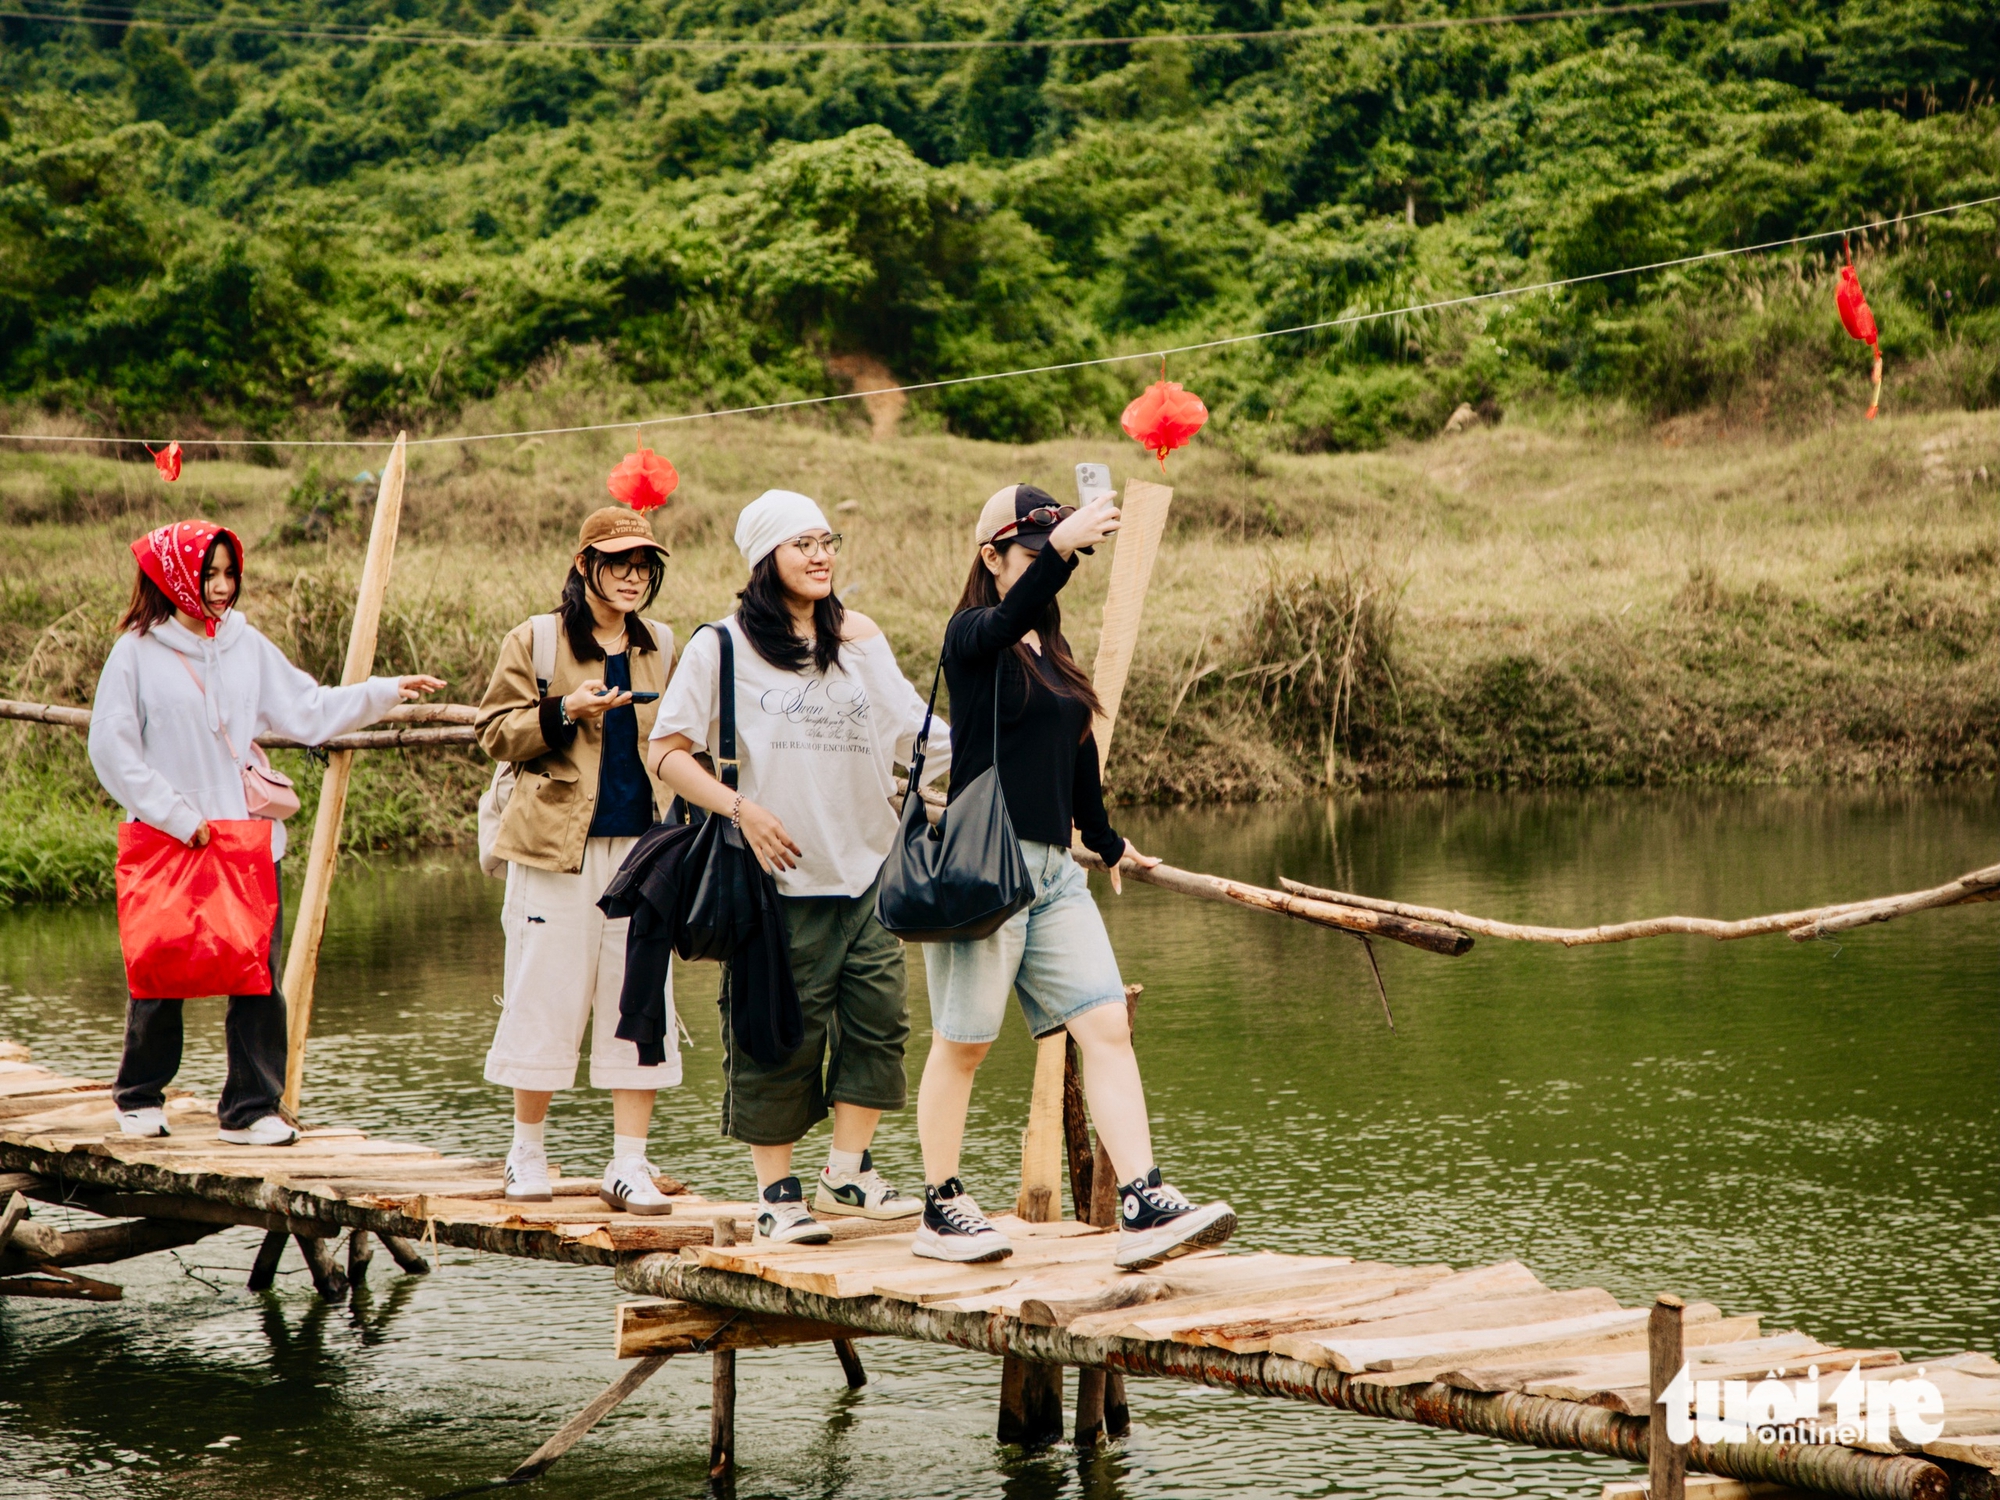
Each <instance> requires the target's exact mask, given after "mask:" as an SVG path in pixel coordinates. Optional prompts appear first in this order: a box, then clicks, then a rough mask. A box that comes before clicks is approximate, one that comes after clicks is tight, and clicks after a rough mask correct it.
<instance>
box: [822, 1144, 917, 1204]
mask: <svg viewBox="0 0 2000 1500" xmlns="http://www.w3.org/2000/svg"><path fill="white" fill-rule="evenodd" d="M813 1207H814V1208H816V1209H818V1210H819V1211H820V1212H821V1213H828V1214H853V1215H854V1216H855V1217H856V1218H861V1219H907V1218H911V1217H912V1216H914V1215H916V1214H920V1213H922V1212H923V1211H924V1203H923V1200H922V1199H921V1198H905V1197H904V1196H903V1195H902V1194H901V1193H899V1192H897V1191H896V1190H895V1189H894V1188H893V1187H891V1186H889V1184H888V1183H887V1182H885V1181H884V1180H883V1178H882V1174H881V1173H880V1172H878V1171H876V1170H875V1161H874V1158H872V1157H871V1156H869V1154H868V1153H867V1152H866V1151H864V1152H862V1153H861V1170H860V1171H859V1172H856V1173H855V1174H854V1175H853V1176H852V1177H850V1176H848V1175H847V1174H846V1173H836V1172H835V1171H834V1170H833V1168H832V1167H830V1166H828V1167H822V1168H820V1173H819V1191H818V1192H817V1193H815V1194H813Z"/></svg>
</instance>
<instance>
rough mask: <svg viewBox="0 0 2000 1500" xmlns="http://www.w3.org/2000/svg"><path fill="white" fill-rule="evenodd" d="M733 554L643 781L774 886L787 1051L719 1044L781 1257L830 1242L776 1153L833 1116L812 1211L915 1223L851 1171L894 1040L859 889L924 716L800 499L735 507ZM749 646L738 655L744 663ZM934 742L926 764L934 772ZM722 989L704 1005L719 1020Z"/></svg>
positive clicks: (768, 1233)
mask: <svg viewBox="0 0 2000 1500" xmlns="http://www.w3.org/2000/svg"><path fill="white" fill-rule="evenodd" d="M736 545H737V547H738V548H739V549H741V551H742V553H743V560H744V562H745V563H747V564H748V565H749V567H750V577H749V580H748V582H747V583H745V584H744V586H743V590H742V592H741V593H739V594H738V595H737V601H738V604H737V609H736V613H735V614H733V615H731V616H730V617H729V618H728V619H726V620H722V621H719V622H718V623H717V624H716V626H715V627H714V629H711V630H702V631H699V632H697V633H696V634H695V635H694V637H693V638H692V639H691V640H690V641H689V642H688V646H687V650H686V652H685V653H684V655H683V658H682V660H681V664H680V669H679V670H678V671H677V672H676V673H675V674H674V680H673V682H672V683H671V684H670V685H669V686H668V689H667V695H666V697H665V698H664V699H663V700H662V701H661V704H660V714H659V718H658V719H657V721H656V722H655V723H654V726H653V741H652V754H651V761H652V766H653V769H654V774H655V775H657V776H658V777H659V778H660V780H661V781H663V782H665V783H666V784H667V785H668V786H670V787H671V788H673V790H674V791H675V792H676V793H678V794H679V795H680V796H682V797H684V798H685V799H686V800H687V801H689V802H690V803H693V804H694V805H695V806H697V807H704V808H707V809H708V810H709V811H710V812H712V813H718V814H720V815H721V816H723V817H726V818H729V819H731V820H732V821H733V822H735V823H736V824H737V825H738V826H739V827H740V828H741V829H742V830H743V837H744V841H745V842H746V843H748V844H749V846H750V848H751V849H752V850H754V851H755V853H756V855H757V858H758V860H759V862H760V863H761V864H762V865H763V866H764V868H765V869H767V870H769V871H770V872H771V873H772V875H773V876H774V877H775V878H776V880H777V883H778V891H779V895H780V899H781V901H782V903H783V906H784V911H785V926H786V933H787V937H788V939H789V946H790V952H791V961H792V974H793V977H794V979H795V980H796V981H797V984H798V991H799V1001H800V1004H801V1007H802V1008H803V1010H804V1017H805V1040H804V1042H803V1043H802V1044H801V1045H800V1047H799V1048H798V1050H797V1051H796V1052H794V1053H793V1054H792V1055H791V1056H790V1057H789V1058H787V1059H786V1060H785V1061H784V1062H782V1063H780V1064H778V1065H776V1066H774V1067H771V1066H765V1065H764V1064H761V1063H759V1062H758V1061H757V1060H756V1059H755V1058H754V1057H751V1056H750V1055H749V1054H748V1052H747V1051H745V1050H743V1049H741V1048H739V1047H737V1046H736V1045H735V1043H734V1040H733V1038H732V1035H731V1028H730V1026H729V1024H728V1021H727V1019H725V1020H724V1023H723V1027H722V1039H723V1072H724V1089H723V1103H722V1129H723V1133H724V1134H726V1135H729V1136H732V1137H734V1138H735V1139H737V1140H740V1141H743V1142H744V1143H746V1144H747V1145H748V1146H749V1147H750V1155H751V1160H752V1164H753V1165H754V1166H755V1168H756V1171H757V1188H758V1194H759V1197H760V1198H761V1200H762V1201H761V1202H760V1204H759V1206H758V1207H759V1212H758V1216H757V1232H758V1234H759V1235H761V1236H763V1237H764V1238H766V1239H770V1240H775V1241H779V1242H785V1243H793V1244H799V1243H805V1244H817V1243H822V1242H824V1241H826V1240H828V1239H831V1238H832V1235H831V1232H830V1231H829V1230H828V1229H827V1228H826V1226H825V1225H823V1224H821V1223H819V1222H818V1221H817V1220H816V1219H814V1218H813V1215H812V1210H811V1208H809V1207H808V1206H807V1204H806V1202H805V1189H804V1187H803V1186H802V1184H801V1183H800V1181H799V1179H798V1177H797V1176H796V1175H794V1173H793V1171H792V1148H793V1146H794V1145H796V1144H797V1142H798V1141H799V1139H800V1138H801V1137H803V1136H804V1135H805V1134H806V1132H807V1131H809V1130H810V1129H812V1127H813V1126H814V1125H816V1124H818V1123H819V1122H820V1121H821V1120H823V1119H825V1118H826V1116H827V1113H828V1111H829V1106H830V1107H831V1112H832V1115H833V1141H832V1148H831V1150H830V1151H829V1152H828V1155H827V1164H826V1167H825V1169H824V1170H823V1171H822V1172H821V1173H820V1175H819V1184H818V1191H817V1192H816V1194H815V1195H814V1199H813V1203H814V1206H816V1207H817V1208H819V1209H820V1210H822V1211H824V1212H827V1213H833V1214H854V1215H859V1216H861V1217H863V1218H871V1219H900V1218H905V1217H909V1216H913V1215H915V1214H917V1213H918V1212H920V1211H921V1210H922V1208H923V1203H922V1200H920V1199H918V1198H914V1197H905V1196H904V1195H903V1194H901V1193H899V1192H897V1190H896V1189H895V1188H894V1187H892V1186H891V1185H890V1184H889V1183H888V1182H887V1181H885V1180H884V1179H883V1177H882V1175H881V1174H880V1173H879V1172H877V1171H876V1170H875V1166H874V1162H873V1159H872V1158H871V1157H870V1155H869V1150H868V1148H869V1145H870V1144H871V1142H872V1141H873V1140H874V1136H875V1127H876V1125H877V1124H878V1123H879V1121H880V1120H881V1117H882V1112H883V1111H884V1110H889V1109H901V1108H903V1106H904V1103H905V1100H906V1097H907V1093H908V1082H907V1078H906V1075H905V1072H904V1066H903V1053H904V1048H905V1046H906V1044H907V1042H908V1040H909V1035H910V1010H909V1001H908V996H907V976H906V973H905V967H904V960H903V949H902V944H900V943H899V942H897V941H896V939H895V938H894V937H892V936H891V935H890V934H889V933H887V932H885V931H884V930H883V929H882V925H881V924H880V923H879V922H877V921H876V920H875V883H876V878H877V877H878V876H879V875H880V873H881V870H882V863H883V861H884V860H885V859H886V858H887V857H888V853H889V849H890V846H891V845H892V844H893V843H894V841H895V836H896V825H897V819H896V812H895V808H894V806H893V805H892V803H891V802H890V798H891V797H892V796H893V795H894V792H895V783H894V781H893V779H892V772H893V770H894V768H895V767H896V766H897V765H903V766H907V765H908V764H909V763H910V757H911V754H912V751H913V750H914V748H915V744H916V737H917V735H918V733H919V732H920V731H921V729H922V727H923V720H924V701H923V699H922V698H921V697H919V696H918V694H917V691H916V689H915V688H913V687H912V686H911V685H910V684H909V682H908V681H907V680H905V678H904V677H903V674H902V670H901V669H900V668H899V667H898V666H897V665H896V656H895V653H894V652H893V651H892V650H890V648H889V642H888V640H887V638H886V637H884V636H883V634H882V631H881V629H880V628H879V627H878V626H877V625H876V624H875V622H874V621H873V620H870V619H869V618H868V617H867V616H866V615H862V614H858V613H856V612H855V611H853V610H851V609H848V608H846V607H845V606H844V605H842V604H841V602H840V599H839V596H838V595H836V594H835V593H834V588H833V574H834V559H835V556H836V555H837V554H838V553H839V551H840V535H839V533H837V532H835V531H834V530H833V529H832V528H831V527H830V526H828V525H827V521H826V517H825V515H824V514H822V513H821V511H820V508H819V506H818V505H817V504H815V503H814V502H813V501H812V500H810V499H808V498H807V497H806V496H804V495H800V494H795V493H793V492H792V491H790V490H768V491H766V492H765V493H764V494H762V495H760V496H758V497H757V499H756V500H754V501H752V502H751V503H750V504H749V505H748V506H746V507H744V510H743V514H742V515H741V516H740V517H739V518H738V520H737V523H736ZM724 630H726V631H729V632H730V634H731V639H732V656H733V659H734V666H735V674H734V681H735V700H736V744H737V750H736V753H737V759H738V762H739V766H738V787H737V789H736V790H734V791H732V790H731V789H730V788H728V787H727V786H724V785H723V784H722V783H721V782H720V781H718V780H717V779H716V778H715V777H713V776H711V775H710V774H709V773H708V772H707V771H705V770H704V769H702V767H701V765H700V763H699V762H697V761H696V760H695V758H694V757H695V752H697V751H706V752H708V753H710V754H711V755H713V754H714V753H715V747H716V744H717V740H718V737H719V733H720V724H719V713H720V693H719V689H720V680H721V660H722V658H721V643H720V641H719V639H718V637H717V632H719V631H724ZM746 647H747V649H746ZM949 747H950V730H949V728H948V727H947V726H945V724H944V723H943V721H942V720H939V721H937V722H936V723H935V724H934V726H933V729H932V735H931V743H930V745H929V747H928V749H927V754H928V755H929V757H930V762H929V763H930V764H932V765H935V766H937V767H939V768H940V769H943V768H944V767H945V766H946V765H947V764H948V762H949V760H950V750H949ZM729 994H730V976H729V975H728V973H727V971H725V975H724V980H723V989H722V1005H723V1008H724V1012H725V1017H726V1013H727V1010H728V1006H729Z"/></svg>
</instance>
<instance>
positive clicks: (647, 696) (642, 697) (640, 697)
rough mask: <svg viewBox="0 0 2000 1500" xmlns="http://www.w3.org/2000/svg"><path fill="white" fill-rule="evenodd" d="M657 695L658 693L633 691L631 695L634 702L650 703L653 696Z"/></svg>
mask: <svg viewBox="0 0 2000 1500" xmlns="http://www.w3.org/2000/svg"><path fill="white" fill-rule="evenodd" d="M659 696H660V695H659V694H658V693H634V694H633V695H632V701H633V702H634V703H651V702H652V701H653V700H654V699H655V698H657V697H659Z"/></svg>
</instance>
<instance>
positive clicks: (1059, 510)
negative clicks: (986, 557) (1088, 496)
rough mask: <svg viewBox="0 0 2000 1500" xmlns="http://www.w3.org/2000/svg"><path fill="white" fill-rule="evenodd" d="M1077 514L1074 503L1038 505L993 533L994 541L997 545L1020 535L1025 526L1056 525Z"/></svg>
mask: <svg viewBox="0 0 2000 1500" xmlns="http://www.w3.org/2000/svg"><path fill="white" fill-rule="evenodd" d="M1075 514H1076V507H1075V506H1074V505H1037V506H1036V507H1035V508H1034V509H1033V510H1031V511H1029V512H1028V513H1027V514H1026V515H1025V516H1017V517H1015V518H1014V519H1013V520H1011V521H1009V522H1008V523H1007V524H1006V525H1005V526H1002V527H1001V528H1000V529H999V530H998V531H996V532H994V533H993V538H992V543H993V544H994V545H997V544H999V543H1001V542H1004V541H1006V540H1007V539H1008V538H1009V537H1012V536H1015V535H1018V534H1019V532H1020V530H1021V528H1022V527H1023V526H1051V527H1052V526H1055V525H1057V524H1059V523H1060V522H1063V521H1067V520H1068V519H1069V518H1070V517H1071V516H1073V515H1075Z"/></svg>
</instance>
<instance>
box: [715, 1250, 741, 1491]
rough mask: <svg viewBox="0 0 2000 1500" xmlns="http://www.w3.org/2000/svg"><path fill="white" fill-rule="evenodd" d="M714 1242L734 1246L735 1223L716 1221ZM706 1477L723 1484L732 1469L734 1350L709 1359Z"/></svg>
mask: <svg viewBox="0 0 2000 1500" xmlns="http://www.w3.org/2000/svg"><path fill="white" fill-rule="evenodd" d="M713 1238H714V1242H715V1243H716V1244H718V1245H733V1244H735V1243H736V1221H735V1220H734V1219H727V1218H725V1219H717V1220H716V1221H715V1230H714V1236H713ZM709 1360H710V1362H711V1370H710V1374H709V1383H708V1389H709V1405H708V1477H709V1481H710V1483H716V1482H718V1481H722V1482H726V1481H728V1480H729V1479H730V1478H731V1477H733V1475H734V1473H735V1469H736V1351H735V1350H734V1349H721V1350H718V1351H716V1352H715V1353H714V1354H711V1355H710V1356H709Z"/></svg>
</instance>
